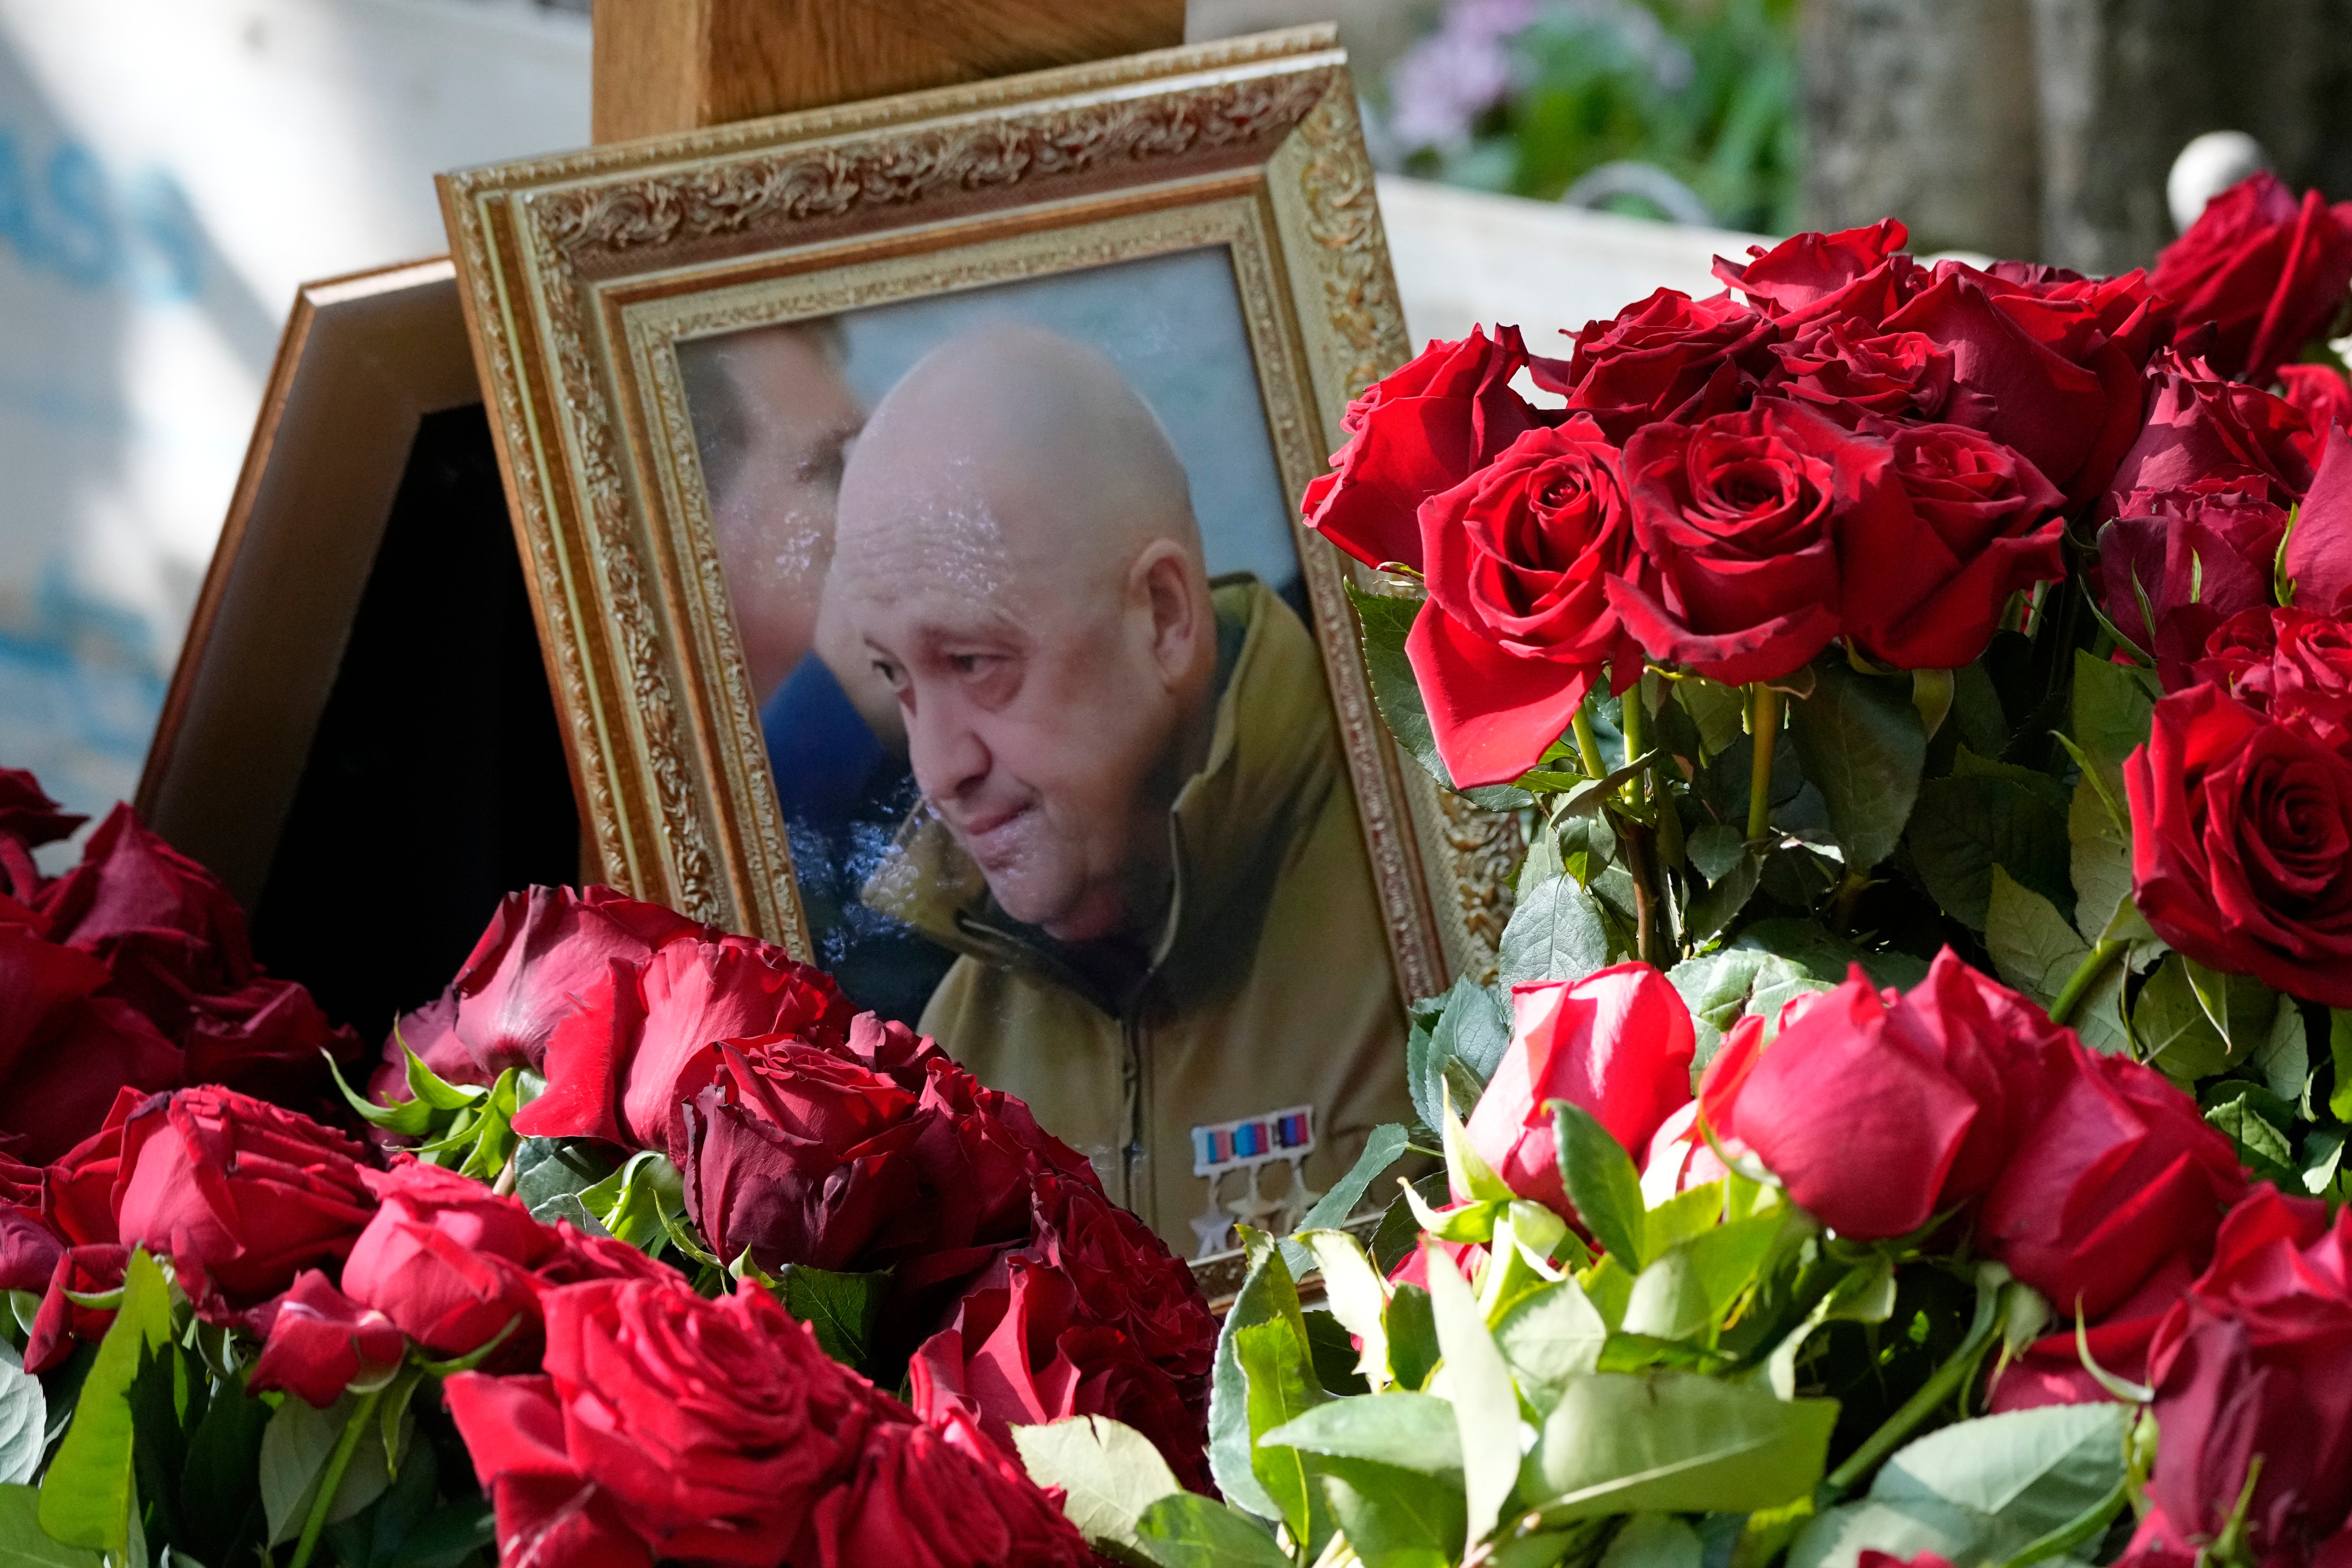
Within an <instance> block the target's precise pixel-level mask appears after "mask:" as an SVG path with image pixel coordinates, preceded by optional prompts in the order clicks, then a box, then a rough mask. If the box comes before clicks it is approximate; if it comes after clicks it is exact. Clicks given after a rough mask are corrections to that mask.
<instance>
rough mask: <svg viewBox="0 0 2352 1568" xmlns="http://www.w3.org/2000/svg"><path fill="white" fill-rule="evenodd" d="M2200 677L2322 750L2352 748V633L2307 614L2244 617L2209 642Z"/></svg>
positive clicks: (2271, 612)
mask: <svg viewBox="0 0 2352 1568" xmlns="http://www.w3.org/2000/svg"><path fill="white" fill-rule="evenodd" d="M2194 673H2195V675H2196V678H2197V679H2200V680H2204V681H2208V682H2210V683H2211V684H2213V685H2215V686H2218V687H2220V688H2221V689H2223V690H2225V691H2227V692H2228V693H2229V694H2230V695H2231V696H2232V697H2234V698H2236V699H2237V700H2239V701H2241V702H2242V703H2244V704H2245V705H2246V706H2247V707H2249V708H2252V710H2254V711H2255V712H2257V713H2263V714H2267V715H2269V716H2270V717H2272V718H2273V719H2281V720H2284V721H2288V722H2291V723H2293V724H2294V726H2295V728H2297V729H2299V730H2301V731H2304V732H2305V734H2308V735H2309V736H2311V737H2312V738H2313V739H2314V740H2315V741H2317V742H2320V743H2321V744H2322V745H2325V746H2327V747H2329V748H2331V749H2333V750H2336V751H2339V752H2341V751H2346V750H2347V749H2352V626H2347V625H2346V623H2344V622H2343V621H2340V620H2337V619H2336V618H2335V617H2333V616H2314V615H2309V614H2306V613H2305V612H2304V611H2302V610H2278V609H2268V608H2264V609H2254V610H2245V611H2242V612H2241V613H2239V614H2238V615H2235V616H2231V618H2230V619H2229V620H2227V621H2225V622H2224V623H2222V624H2221V626H2218V627H2216V628H2215V629H2214V631H2213V634H2212V635H2211V636H2210V637H2207V638H2206V640H2205V657H2204V658H2201V659H2200V660H2198V661H2197V664H2196V666H2195V667H2194Z"/></svg>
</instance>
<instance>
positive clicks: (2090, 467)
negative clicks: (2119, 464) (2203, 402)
mask: <svg viewBox="0 0 2352 1568" xmlns="http://www.w3.org/2000/svg"><path fill="white" fill-rule="evenodd" d="M2104 320H2105V318H2104V317H2103V315H2102V314H2101V312H2100V310H2099V308H2098V306H2097V304H2096V303H2095V302H2094V301H2088V300H2070V299H2066V298H2064V297H2063V296H2060V297H2057V298H2052V297H2050V296H2048V295H2047V294H2045V293H2044V292H2043V291H2041V290H2037V289H2026V288H2021V287H2018V286H2016V285H2013V284H2011V283H2009V282H2007V281H2006V280H2004V279H2000V278H1997V277H1994V276H1991V275H1990V274H1986V273H1981V272H1978V271H1976V270H1975V269H1974V268H1965V267H1958V266H1955V265H1951V264H1945V265H1941V266H1938V267H1937V268H1936V280H1935V281H1934V282H1933V283H1932V284H1930V285H1929V286H1928V287H1927V289H1925V290H1924V291H1922V292H1921V293H1920V294H1919V295H1918V296H1917V297H1916V298H1915V299H1913V300H1910V301H1909V302H1908V303H1907V304H1906V305H1905V306H1904V307H1903V308H1902V309H1901V310H1897V311H1895V314H1893V315H1892V316H1889V317H1888V318H1886V320H1885V322H1884V323H1883V324H1882V326H1881V331H1885V332H1888V333H1899V332H1917V333H1919V334H1920V335H1921V336H1923V337H1925V338H1927V340H1928V341H1930V342H1934V343H1936V344H1937V346H1938V347H1940V348H1942V349H1944V350H1946V351H1947V352H1948V353H1950V354H1951V356H1952V394H1951V395H1950V397H1949V399H1948V403H1947V408H1946V413H1945V415H1944V417H1945V419H1946V420H1947V422H1948V423H1953V424H1962V425H1968V426H1971V427H1973V428H1976V429H1979V430H1982V431H1983V432H1984V433H1985V434H1986V435H1988V436H1990V437H1992V438H1993V439H1994V440H1996V441H1998V442H2000V444H2001V445H2002V446H2005V447H2014V448H2016V450H2017V452H2018V453H2019V455H2021V457H2023V458H2025V459H2026V461H2028V462H2030V463H2032V465H2033V466H2034V467H2035V468H2038V469H2040V470H2041V472H2042V475H2043V477H2044V478H2046V479H2049V480H2050V482H2051V483H2053V484H2054V485H2056V486H2057V487H2058V488H2059V489H2061V490H2063V492H2064V493H2065V495H2066V497H2067V499H2068V500H2083V499H2084V498H2087V497H2089V496H2093V495H2096V494H2097V493H2098V492H2099V490H2100V489H2101V488H2102V487H2104V486H2105V484H2106V482H2107V479H2108V476H2109V475H2110V474H2112V473H2113V472H2114V471H2115V464H2116V460H2117V459H2118V458H2121V457H2122V455H2123V453H2124V451H2125V450H2126V448H2127V447H2130V445H2131V443H2132V437H2133V435H2134V433H2135V432H2137V430H2138V428H2139V424H2140V411H2141V405H2142V403H2143V400H2144V396H2145V388H2144V386H2143V384H2142V380H2141V373H2140V363H2141V362H2140V360H2139V359H2138V358H2136V357H2134V355H2133V354H2132V353H2130V352H2128V351H2127V349H2126V346H2125V345H2124V344H2123V343H2119V342H2116V341H2115V339H2114V338H2112V337H2111V336H2109V334H2108V333H2107V332H2106V331H2103V330H2102V326H2103V323H2104ZM2135 346H2136V345H2135ZM2143 352H2144V351H2143Z"/></svg>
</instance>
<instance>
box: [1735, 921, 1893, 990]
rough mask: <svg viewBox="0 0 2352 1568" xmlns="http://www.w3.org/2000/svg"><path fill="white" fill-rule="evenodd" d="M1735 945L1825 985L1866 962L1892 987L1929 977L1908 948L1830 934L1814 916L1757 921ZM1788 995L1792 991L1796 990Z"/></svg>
mask: <svg viewBox="0 0 2352 1568" xmlns="http://www.w3.org/2000/svg"><path fill="white" fill-rule="evenodd" d="M1732 945H1733V946H1734V947H1735V948H1750V949H1753V950H1755V951H1757V952H1769V953H1773V954H1776V955H1777V956H1779V957H1780V958H1783V959H1786V960H1787V961H1788V962H1789V963H1791V964H1793V965H1795V966H1796V967H1797V968H1799V969H1801V970H1802V971H1803V972H1804V973H1805V974H1806V975H1807V976H1809V977H1810V978H1811V980H1813V981H1814V982H1815V983H1816V984H1819V985H1821V986H1836V985H1843V984H1845V978H1846V971H1847V970H1849V969H1851V968H1852V967H1853V965H1855V964H1857V963H1859V964H1861V965H1862V969H1863V973H1865V974H1867V975H1869V976H1870V978H1871V981H1872V983H1873V984H1877V985H1882V986H1887V985H1891V986H1894V987H1895V989H1897V990H1903V991H1907V990H1909V989H1910V988H1911V987H1912V986H1914V985H1916V984H1919V982H1921V981H1922V980H1925V979H1926V978H1927V961H1926V960H1925V959H1920V958H1914V957H1913V956H1912V955H1911V954H1909V953H1907V952H1887V951H1885V950H1874V949H1869V948H1864V947H1858V946H1856V945H1855V944H1854V943H1853V942H1848V941H1846V940H1845V939H1844V938H1843V937H1840V936H1832V935H1831V934H1830V933H1829V932H1828V931H1824V930H1822V928H1821V927H1820V926H1819V925H1817V924H1815V923H1814V922H1813V921H1801V920H1787V919H1780V920H1769V921H1757V922H1756V923H1755V924H1754V925H1752V926H1749V927H1748V929H1747V930H1746V931H1742V932H1740V933H1739V940H1738V942H1734V943H1733V944H1732ZM1789 994H1790V995H1794V994H1795V991H1794V990H1793V989H1792V990H1791V991H1790V993H1789ZM1787 999H1788V997H1787V996H1780V997H1776V998H1773V999H1772V1000H1771V1001H1770V1002H1769V1005H1770V1006H1771V1007H1772V1009H1773V1010H1774V1011H1776V1012H1777V1011H1778V1010H1779V1008H1780V1003H1781V1002H1784V1001H1786V1000H1787ZM1763 1005H1765V1004H1760V1003H1754V1004H1751V1005H1750V1008H1749V1010H1750V1011H1751V1012H1752V1011H1759V1010H1760V1009H1761V1007H1762V1006H1763Z"/></svg>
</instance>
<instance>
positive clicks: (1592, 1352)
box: [1495, 1279, 1609, 1415]
mask: <svg viewBox="0 0 2352 1568" xmlns="http://www.w3.org/2000/svg"><path fill="white" fill-rule="evenodd" d="M1608 1341H1609V1324H1608V1321H1606V1320H1605V1319H1603V1318H1602V1317H1601V1312H1600V1310H1599V1309H1598V1308H1596V1307H1594V1306H1593V1304H1592V1302H1591V1300H1589V1299H1588V1298H1587V1297H1586V1296H1585V1294H1584V1288H1583V1287H1582V1286H1580V1285H1579V1284H1578V1283H1577V1282H1576V1281H1575V1280H1574V1279H1561V1280H1559V1281H1557V1282H1555V1283H1553V1284H1549V1285H1546V1286H1544V1287H1542V1288H1541V1289H1536V1290H1531V1291H1529V1292H1528V1294H1527V1295H1524V1296H1522V1297H1520V1298H1519V1299H1518V1300H1517V1301H1515V1302H1513V1303H1512V1304H1511V1305H1510V1306H1509V1307H1508V1308H1507V1309H1505V1310H1504V1312H1503V1315H1502V1317H1501V1318H1500V1319H1498V1320H1497V1321H1496V1323H1495V1343H1496V1346H1497V1347H1498V1348H1500V1350H1501V1351H1502V1352H1503V1359H1504V1360H1505V1361H1506V1362H1507V1363H1510V1368H1511V1375H1512V1380H1513V1381H1514V1382H1515V1383H1517V1384H1518V1388H1519V1393H1520V1394H1521V1395H1522V1396H1524V1397H1525V1398H1526V1400H1527V1402H1528V1404H1529V1405H1533V1406H1534V1407H1535V1410H1536V1414H1538V1415H1549V1414H1550V1413H1551V1408H1552V1406H1553V1405H1557V1404H1559V1395H1560V1392H1561V1391H1562V1390H1563V1389H1565V1388H1566V1387H1567V1386H1568V1385H1569V1384H1570V1382H1571V1381H1573V1380H1574V1379H1576V1378H1578V1377H1580V1376H1582V1375H1583V1374H1584V1373H1588V1372H1591V1371H1593V1370H1594V1369H1595V1368H1597V1367H1598V1366H1600V1364H1601V1347H1602V1346H1603V1345H1605V1344H1606V1343H1608Z"/></svg>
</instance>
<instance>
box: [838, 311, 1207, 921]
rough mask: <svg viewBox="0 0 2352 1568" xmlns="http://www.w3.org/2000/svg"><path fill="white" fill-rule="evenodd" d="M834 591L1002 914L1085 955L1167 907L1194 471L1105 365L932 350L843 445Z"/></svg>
mask: <svg viewBox="0 0 2352 1568" xmlns="http://www.w3.org/2000/svg"><path fill="white" fill-rule="evenodd" d="M825 597H826V605H825V615H826V616H828V617H829V618H834V619H835V620H837V622H838V625H839V630H840V631H841V633H842V634H843V635H844V637H845V638H847V639H848V640H852V641H854V642H855V643H856V644H857V645H859V646H861V647H864V648H865V649H866V652H867V654H868V655H869V656H870V658H871V660H872V662H873V664H874V667H875V668H877V670H879V671H881V672H882V674H883V675H884V677H885V678H886V679H888V680H889V682H890V684H891V686H892V688H893V689H894V690H895V692H896V694H897V697H898V705H899V708H900V710H901V712H902V714H903V715H904V716H905V718H906V721H907V730H908V760H909V761H910V762H911V763H912V764H913V766H914V770H915V777H916V780H917V782H918V783H919V784H921V786H922V788H923V792H924V795H925V796H926V797H927V798H928V799H929V802H930V803H931V805H932V806H933V808H934V809H935V810H936V811H938V813H939V814H940V816H941V818H942V819H943V820H945V821H946V823H947V824H948V826H950V829H952V830H953V831H954V832H955V833H956V835H957V837H959V839H961V841H962V843H963V844H964V846H965V847H966V848H967V849H969V850H970V851H971V854H972V857H973V858H974V859H975V860H977V861H978V862H979V864H980V867H981V869H982V872H983V873H984V874H986V876H987V877H988V880H989V885H990V888H991V889H992V890H993V891H994V892H995V894H996V896H997V898H998V900H999V901H1000V902H1001V903H1003V905H1004V907H1005V909H1006V910H1008V912H1010V913H1012V914H1013V916H1014V918H1016V919H1019V920H1023V921H1030V922H1032V923H1034V924H1037V925H1041V926H1043V927H1045V929H1046V930H1047V931H1049V932H1051V933H1052V934H1054V935H1055V936H1058V937H1062V938H1064V939H1065V940H1070V941H1081V940H1087V939H1090V938H1094V937H1099V936H1105V935H1109V934H1112V933H1114V932H1116V931H1120V930H1122V929H1129V928H1133V927H1135V926H1137V925H1139V923H1141V922H1143V921H1146V920H1148V919H1149V917H1150V914H1151V913H1152V911H1153V910H1154V909H1156V908H1157V907H1159V906H1160V905H1161V904H1163V903H1164V899H1165V893H1166V882H1167V877H1168V874H1169V872H1168V825H1167V820H1166V817H1167V809H1168V805H1169V804H1170V803H1171V801H1172V800H1173V798H1174V795H1175V791H1176V789H1177V788H1178V787H1180V786H1181V784H1182V782H1183V780H1184V778H1185V777H1187V776H1189V773H1190V771H1191V769H1192V767H1196V766H1197V765H1198V759H1199V757H1200V755H1201V754H1202V753H1203V752H1205V749H1206V731H1207V726H1208V720H1209V717H1210V707H1211V701H1212V697H1213V693H1212V690H1211V688H1212V687H1213V682H1214V673H1215V664H1216V634H1215V623H1214V615H1213V610H1212V608H1211V606H1210V603H1209V593H1208V581H1207V575H1206V572H1205V569H1204V567H1203V565H1202V555H1201V536H1200V530H1199V528H1198V526H1197V524H1196V523H1195V522H1194V521H1193V517H1192V500H1191V494H1190V488H1189V486H1188V485H1187V483H1186V481H1185V477H1184V469H1183V466H1182V465H1181V463H1180V462H1179V461H1178V460H1177V458H1176V454H1175V451H1174V449H1173V448H1172V447H1171V446H1170V445H1169V441H1168V437H1167V433H1166V432H1165V431H1163V430H1162V429H1161V428H1160V422H1159V421H1158V420H1157V419H1156V418H1154V417H1153V416H1152V413H1151V410H1150V408H1149V407H1148V406H1147V405H1145V404H1144V402H1143V400H1142V399H1141V398H1140V397H1139V396H1138V395H1136V393H1135V391H1134V389H1133V388H1132V387H1130V386H1129V385H1128V384H1127V382H1126V380H1125V379H1124V378H1123V377H1122V376H1121V375H1120V374H1118V370H1117V369H1115V368H1114V367H1113V366H1112V365H1111V363H1110V362H1109V361H1108V360H1106V359H1104V358H1103V357H1102V356H1101V355H1100V354H1098V353H1095V352H1094V351H1093V350H1092V349H1089V348H1087V347H1084V346H1083V345H1080V344H1077V343H1074V342H1070V341H1068V340H1067V339H1065V338H1060V337H1056V336H1055V335H1054V334H1052V333H1049V332H1045V331H1038V330H1037V329H1035V328H1032V327H1022V326H992V327H986V328H982V329H981V330H979V331H974V332H971V333H970V334H968V335H966V336H964V337H961V338H958V339H956V340H954V341H952V342H949V343H947V344H944V345H943V346H941V347H940V348H939V349H936V350H934V351H933V352H932V353H929V355H926V356H925V357H924V358H923V359H922V360H921V361H920V362H919V363H917V364H916V365H915V367H914V368H913V369H912V370H910V371H908V373H907V374H906V376H905V378H904V379H903V380H901V381H900V382H899V384H898V385H897V386H896V387H894V388H892V389H891V391H890V393H889V394H888V395H887V396H886V397H884V398H883V400H882V402H881V404H880V405H879V406H877V408H876V409H875V411H874V415H873V417H872V419H871V420H870V421H868V423H867V425H866V430H865V433H864V435H863V436H862V437H860V438H859V440H858V442H857V445H856V447H855V449H854V450H853V451H852V453H851V455H850V458H849V463H848V467H847V470H846V472H845V475H844V477H843V480H842V487H841V505H840V517H839V523H838V527H837V531H836V536H835V553H834V563H833V571H832V574H831V575H830V577H829V578H828V579H827V582H826V586H825Z"/></svg>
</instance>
